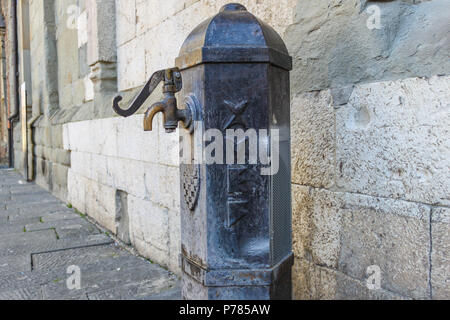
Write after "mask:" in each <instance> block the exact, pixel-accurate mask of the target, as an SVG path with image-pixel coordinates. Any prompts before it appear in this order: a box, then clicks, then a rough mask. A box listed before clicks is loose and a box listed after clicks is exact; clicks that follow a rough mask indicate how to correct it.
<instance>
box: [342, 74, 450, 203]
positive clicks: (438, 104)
mask: <svg viewBox="0 0 450 320" xmlns="http://www.w3.org/2000/svg"><path fill="white" fill-rule="evenodd" d="M449 92H450V78H449V77H434V78H432V79H430V80H426V79H417V78H414V79H407V80H402V81H394V82H379V83H372V84H365V85H358V86H356V87H355V90H354V91H353V94H352V96H351V98H350V101H349V103H348V104H347V105H346V106H343V107H341V108H339V109H338V110H337V111H336V118H337V120H336V121H337V145H336V161H337V168H336V175H337V185H338V186H339V187H340V188H341V189H343V190H345V191H351V192H359V193H365V194H371V195H374V196H383V197H392V198H403V199H407V200H412V201H419V202H425V203H429V204H449V195H450V184H449V181H450V170H449V168H450V143H449V141H450V140H449V139H446V137H448V136H449V135H450V132H449V128H450V112H449V111H448V110H449V109H448V101H450V95H449Z"/></svg>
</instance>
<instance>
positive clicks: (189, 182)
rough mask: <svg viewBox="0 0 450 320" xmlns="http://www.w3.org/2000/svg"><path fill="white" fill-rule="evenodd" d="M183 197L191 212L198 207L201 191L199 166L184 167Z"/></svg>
mask: <svg viewBox="0 0 450 320" xmlns="http://www.w3.org/2000/svg"><path fill="white" fill-rule="evenodd" d="M182 170H183V174H182V177H183V183H182V186H183V190H182V191H183V196H184V200H185V202H186V206H187V207H188V208H189V210H191V211H192V210H194V209H195V206H196V205H197V200H198V194H199V190H200V168H199V166H198V165H183V168H182Z"/></svg>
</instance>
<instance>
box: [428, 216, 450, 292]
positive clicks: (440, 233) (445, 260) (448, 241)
mask: <svg viewBox="0 0 450 320" xmlns="http://www.w3.org/2000/svg"><path fill="white" fill-rule="evenodd" d="M431 232H432V238H433V239H432V240H433V242H432V243H433V246H432V251H431V266H432V267H431V287H432V293H433V299H445V300H448V299H450V257H449V252H450V209H449V208H436V209H434V210H433V218H432V225H431Z"/></svg>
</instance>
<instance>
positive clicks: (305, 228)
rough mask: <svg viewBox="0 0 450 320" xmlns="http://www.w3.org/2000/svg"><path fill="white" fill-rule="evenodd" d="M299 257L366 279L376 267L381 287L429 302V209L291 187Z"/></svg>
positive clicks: (371, 198) (381, 199)
mask: <svg viewBox="0 0 450 320" xmlns="http://www.w3.org/2000/svg"><path fill="white" fill-rule="evenodd" d="M293 192H294V197H293V198H294V206H293V230H294V232H293V244H294V252H295V254H296V256H297V257H299V258H301V259H305V260H308V261H311V262H312V263H314V264H315V265H320V266H324V267H327V268H332V269H337V270H339V271H340V272H342V273H344V274H346V275H348V276H350V277H352V278H355V279H359V280H360V281H364V279H365V278H366V272H367V268H368V267H370V266H372V265H377V266H379V267H380V269H381V272H382V281H381V286H382V288H383V289H385V290H388V291H391V292H394V293H397V294H400V295H402V296H405V297H411V298H429V295H430V291H429V284H428V280H429V279H428V277H429V269H430V264H429V254H430V233H429V228H430V225H429V216H430V209H429V208H428V207H427V206H425V205H421V204H415V203H412V202H406V201H399V200H392V199H384V198H374V197H369V196H362V195H356V194H350V193H340V192H330V191H325V190H321V189H313V188H309V187H299V186H294V188H293Z"/></svg>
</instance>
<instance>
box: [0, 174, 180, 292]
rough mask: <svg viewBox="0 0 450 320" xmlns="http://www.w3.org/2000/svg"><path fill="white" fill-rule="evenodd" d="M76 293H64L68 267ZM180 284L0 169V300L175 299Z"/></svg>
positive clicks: (36, 189)
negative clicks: (76, 272)
mask: <svg viewBox="0 0 450 320" xmlns="http://www.w3.org/2000/svg"><path fill="white" fill-rule="evenodd" d="M72 265H76V266H78V267H79V268H80V271H81V289H80V290H69V289H68V288H67V283H66V281H67V279H68V278H69V277H70V274H67V268H68V267H69V266H72ZM180 298H181V290H180V285H179V279H178V278H177V277H176V276H175V275H173V274H172V273H170V272H169V271H167V270H165V269H163V268H161V267H160V266H158V265H156V264H152V263H150V262H149V261H147V260H145V259H143V258H141V257H138V256H135V255H133V254H131V253H129V252H128V251H127V250H125V249H124V248H123V247H122V246H121V245H120V244H118V243H115V242H114V240H112V239H111V238H110V237H109V236H107V235H106V234H104V233H102V232H101V230H99V229H98V228H97V227H96V226H95V225H93V224H91V223H90V222H89V221H88V220H86V219H84V217H83V216H80V215H79V214H77V213H75V212H74V210H72V209H69V208H67V206H65V205H64V204H63V203H62V202H61V201H59V200H58V199H56V198H55V197H54V196H53V195H51V194H50V193H48V192H47V191H45V190H43V189H41V188H40V187H38V186H37V185H35V184H33V183H30V184H26V183H24V182H23V179H22V178H21V176H20V175H18V174H17V173H15V172H13V171H10V170H0V300H9V299H11V300H42V299H55V300H87V299H92V300H98V299H105V300H106V299H107V300H129V299H132V300H134V299H139V300H146V299H155V300H162V299H164V300H170V299H180Z"/></svg>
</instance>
